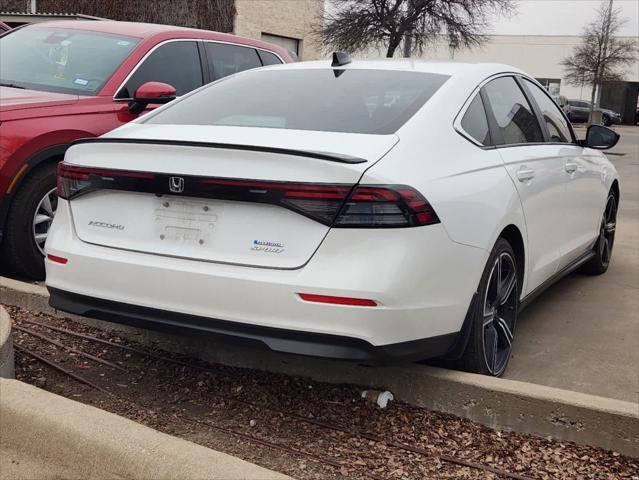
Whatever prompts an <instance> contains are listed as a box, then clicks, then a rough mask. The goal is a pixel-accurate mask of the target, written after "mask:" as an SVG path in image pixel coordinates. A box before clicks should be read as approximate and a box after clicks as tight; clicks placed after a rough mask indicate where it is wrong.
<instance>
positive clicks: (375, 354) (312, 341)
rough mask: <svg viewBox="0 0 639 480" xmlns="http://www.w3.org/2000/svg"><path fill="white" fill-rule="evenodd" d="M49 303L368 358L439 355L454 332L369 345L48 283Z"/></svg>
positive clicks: (260, 343) (169, 327)
mask: <svg viewBox="0 0 639 480" xmlns="http://www.w3.org/2000/svg"><path fill="white" fill-rule="evenodd" d="M49 293H50V298H49V305H51V306H52V307H53V308H55V309H58V310H62V311H64V312H69V313H74V314H76V315H84V316H87V317H92V318H97V319H100V320H105V321H108V322H115V323H121V324H125V325H132V326H135V327H140V328H147V329H153V330H162V331H168V332H172V333H177V334H181V335H184V334H190V335H198V336H199V337H201V336H202V334H205V335H206V334H208V335H212V336H214V337H216V338H217V339H218V340H223V341H225V342H227V343H239V344H244V345H249V346H257V347H262V348H263V347H266V348H268V349H270V350H273V351H276V352H282V353H292V354H297V355H306V356H311V357H322V358H333V359H339V360H351V361H359V362H367V363H376V364H379V363H386V364H387V363H395V362H404V361H415V360H424V359H427V358H431V357H438V356H441V355H444V354H445V353H446V352H447V351H448V350H449V348H450V347H451V346H452V345H453V344H454V343H455V341H456V339H457V336H458V333H449V334H446V335H439V336H436V337H430V338H424V339H419V340H412V341H408V342H401V343H393V344H390V345H379V346H374V345H371V344H370V343H368V342H366V341H364V340H361V339H358V338H352V337H343V336H338V335H328V334H321V333H311V332H303V331H295V330H285V329H279V328H272V327H261V326H256V325H251V324H244V323H239V322H231V321H228V320H218V319H214V318H208V317H200V316H195V315H189V314H184V313H176V312H170V311H168V310H159V309H156V308H148V307H141V306H137V305H131V304H126V303H120V302H114V301H111V300H103V299H100V298H94V297H89V296H85V295H79V294H77V293H71V292H65V291H62V290H58V289H56V288H51V287H49Z"/></svg>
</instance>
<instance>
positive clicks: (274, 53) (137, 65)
mask: <svg viewBox="0 0 639 480" xmlns="http://www.w3.org/2000/svg"><path fill="white" fill-rule="evenodd" d="M173 42H206V43H220V44H223V45H234V46H237V47H244V48H252V49H253V50H261V51H263V52H268V53H272V54H273V55H275V56H276V57H277V58H279V59H280V60H281V61H282V63H286V62H285V61H284V59H283V58H282V57H281V56H280V55H279V54H278V53H276V52H273V51H271V50H267V49H265V48H261V47H252V46H250V45H243V44H241V43H233V42H225V41H222V40H208V39H204V38H171V39H169V40H164V41H163V42H160V43H158V44H157V45H155V46H154V47H153V48H152V49H151V50H149V51H148V52H146V54H145V55H144V56H143V57H142V58H141V59H140V61H138V63H137V64H136V65H135V67H134V68H133V69H132V70H131V71H130V72H129V74H128V75H127V76H126V78H125V79H124V80H123V81H122V83H121V84H120V86H119V87H118V88H117V89H116V90H115V93H114V94H113V101H114V102H130V101H132V100H133V98H116V97H117V96H118V93H120V91H121V90H122V89H123V88H124V86H125V85H126V83H127V82H128V81H129V80H130V79H131V77H132V76H133V75H134V74H135V72H137V70H138V69H139V68H140V67H141V66H142V64H143V63H144V62H145V61H146V59H147V58H149V56H150V55H151V54H152V53H153V52H155V51H156V50H157V49H158V48H160V47H162V46H163V45H166V44H167V43H173ZM260 62H261V59H260ZM203 73H204V72H203ZM214 81H215V80H212V81H211V83H212V82H214ZM204 85H207V84H205V83H202V85H200V87H203V86H204ZM200 87H198V88H200Z"/></svg>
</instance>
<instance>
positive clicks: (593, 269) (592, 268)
mask: <svg viewBox="0 0 639 480" xmlns="http://www.w3.org/2000/svg"><path fill="white" fill-rule="evenodd" d="M616 230H617V198H616V197H615V196H614V194H612V193H610V194H609V195H608V200H607V202H606V209H605V210H604V213H603V217H602V218H601V225H600V227H599V238H597V243H596V244H595V248H594V252H595V256H594V257H592V258H591V259H590V260H589V261H588V263H586V264H585V265H584V266H583V268H582V270H583V271H584V272H585V273H587V274H590V275H601V274H602V273H605V272H606V271H607V270H608V267H609V266H610V260H611V259H612V247H613V245H614V243H615V231H616Z"/></svg>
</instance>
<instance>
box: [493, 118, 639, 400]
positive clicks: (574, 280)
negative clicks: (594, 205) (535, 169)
mask: <svg viewBox="0 0 639 480" xmlns="http://www.w3.org/2000/svg"><path fill="white" fill-rule="evenodd" d="M617 130H618V132H619V133H620V134H621V140H620V142H619V145H618V146H617V147H615V148H614V149H613V150H612V151H611V153H612V154H611V155H609V158H610V160H611V161H612V162H613V163H614V164H615V166H616V167H617V170H618V171H619V177H620V182H621V205H620V210H619V214H618V218H617V236H616V239H615V247H614V254H613V260H612V265H611V266H610V269H609V270H608V272H607V273H606V274H605V275H603V276H600V277H590V276H585V275H582V274H579V273H574V274H572V275H570V276H569V277H567V278H565V279H564V280H562V281H560V282H559V283H557V284H556V285H554V286H553V287H551V288H550V289H549V290H547V291H546V292H545V293H544V294H543V295H542V296H541V297H539V298H538V299H537V300H536V301H535V302H533V304H532V305H531V306H530V307H529V308H528V309H527V310H526V311H524V312H522V315H521V317H520V320H519V325H518V326H517V333H516V335H515V345H514V350H513V358H512V360H511V362H510V365H509V366H508V369H507V371H506V374H505V377H506V378H510V379H514V380H520V381H525V382H532V383H537V384H540V385H547V386H552V387H558V388H563V389H566V390H574V391H579V392H584V393H590V394H594V395H601V396H605V397H611V398H617V399H621V400H626V401H631V402H636V403H639V127H619V128H618V129H617ZM579 133H581V132H579ZM582 135H583V133H582ZM621 154H625V155H621Z"/></svg>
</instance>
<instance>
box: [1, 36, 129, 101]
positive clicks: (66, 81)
mask: <svg viewBox="0 0 639 480" xmlns="http://www.w3.org/2000/svg"><path fill="white" fill-rule="evenodd" d="M138 41H139V40H138V39H136V38H131V37H124V36H120V35H111V34H107V33H97V32H86V31H81V30H73V29H63V28H40V27H27V28H21V29H19V30H16V31H15V32H11V33H9V34H7V35H5V36H3V37H2V38H0V84H2V85H10V86H14V87H18V88H20V87H22V88H30V89H33V90H44V91H49V92H59V93H72V94H78V95H96V94H97V93H98V92H99V91H100V89H101V88H102V86H103V85H104V84H105V83H106V81H107V80H108V79H109V78H111V75H113V72H114V71H115V70H116V69H117V68H118V66H119V65H120V64H121V63H122V62H123V61H124V59H125V58H126V57H127V56H128V55H129V54H130V53H131V51H132V50H133V48H134V47H135V46H136V45H137V43H138Z"/></svg>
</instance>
